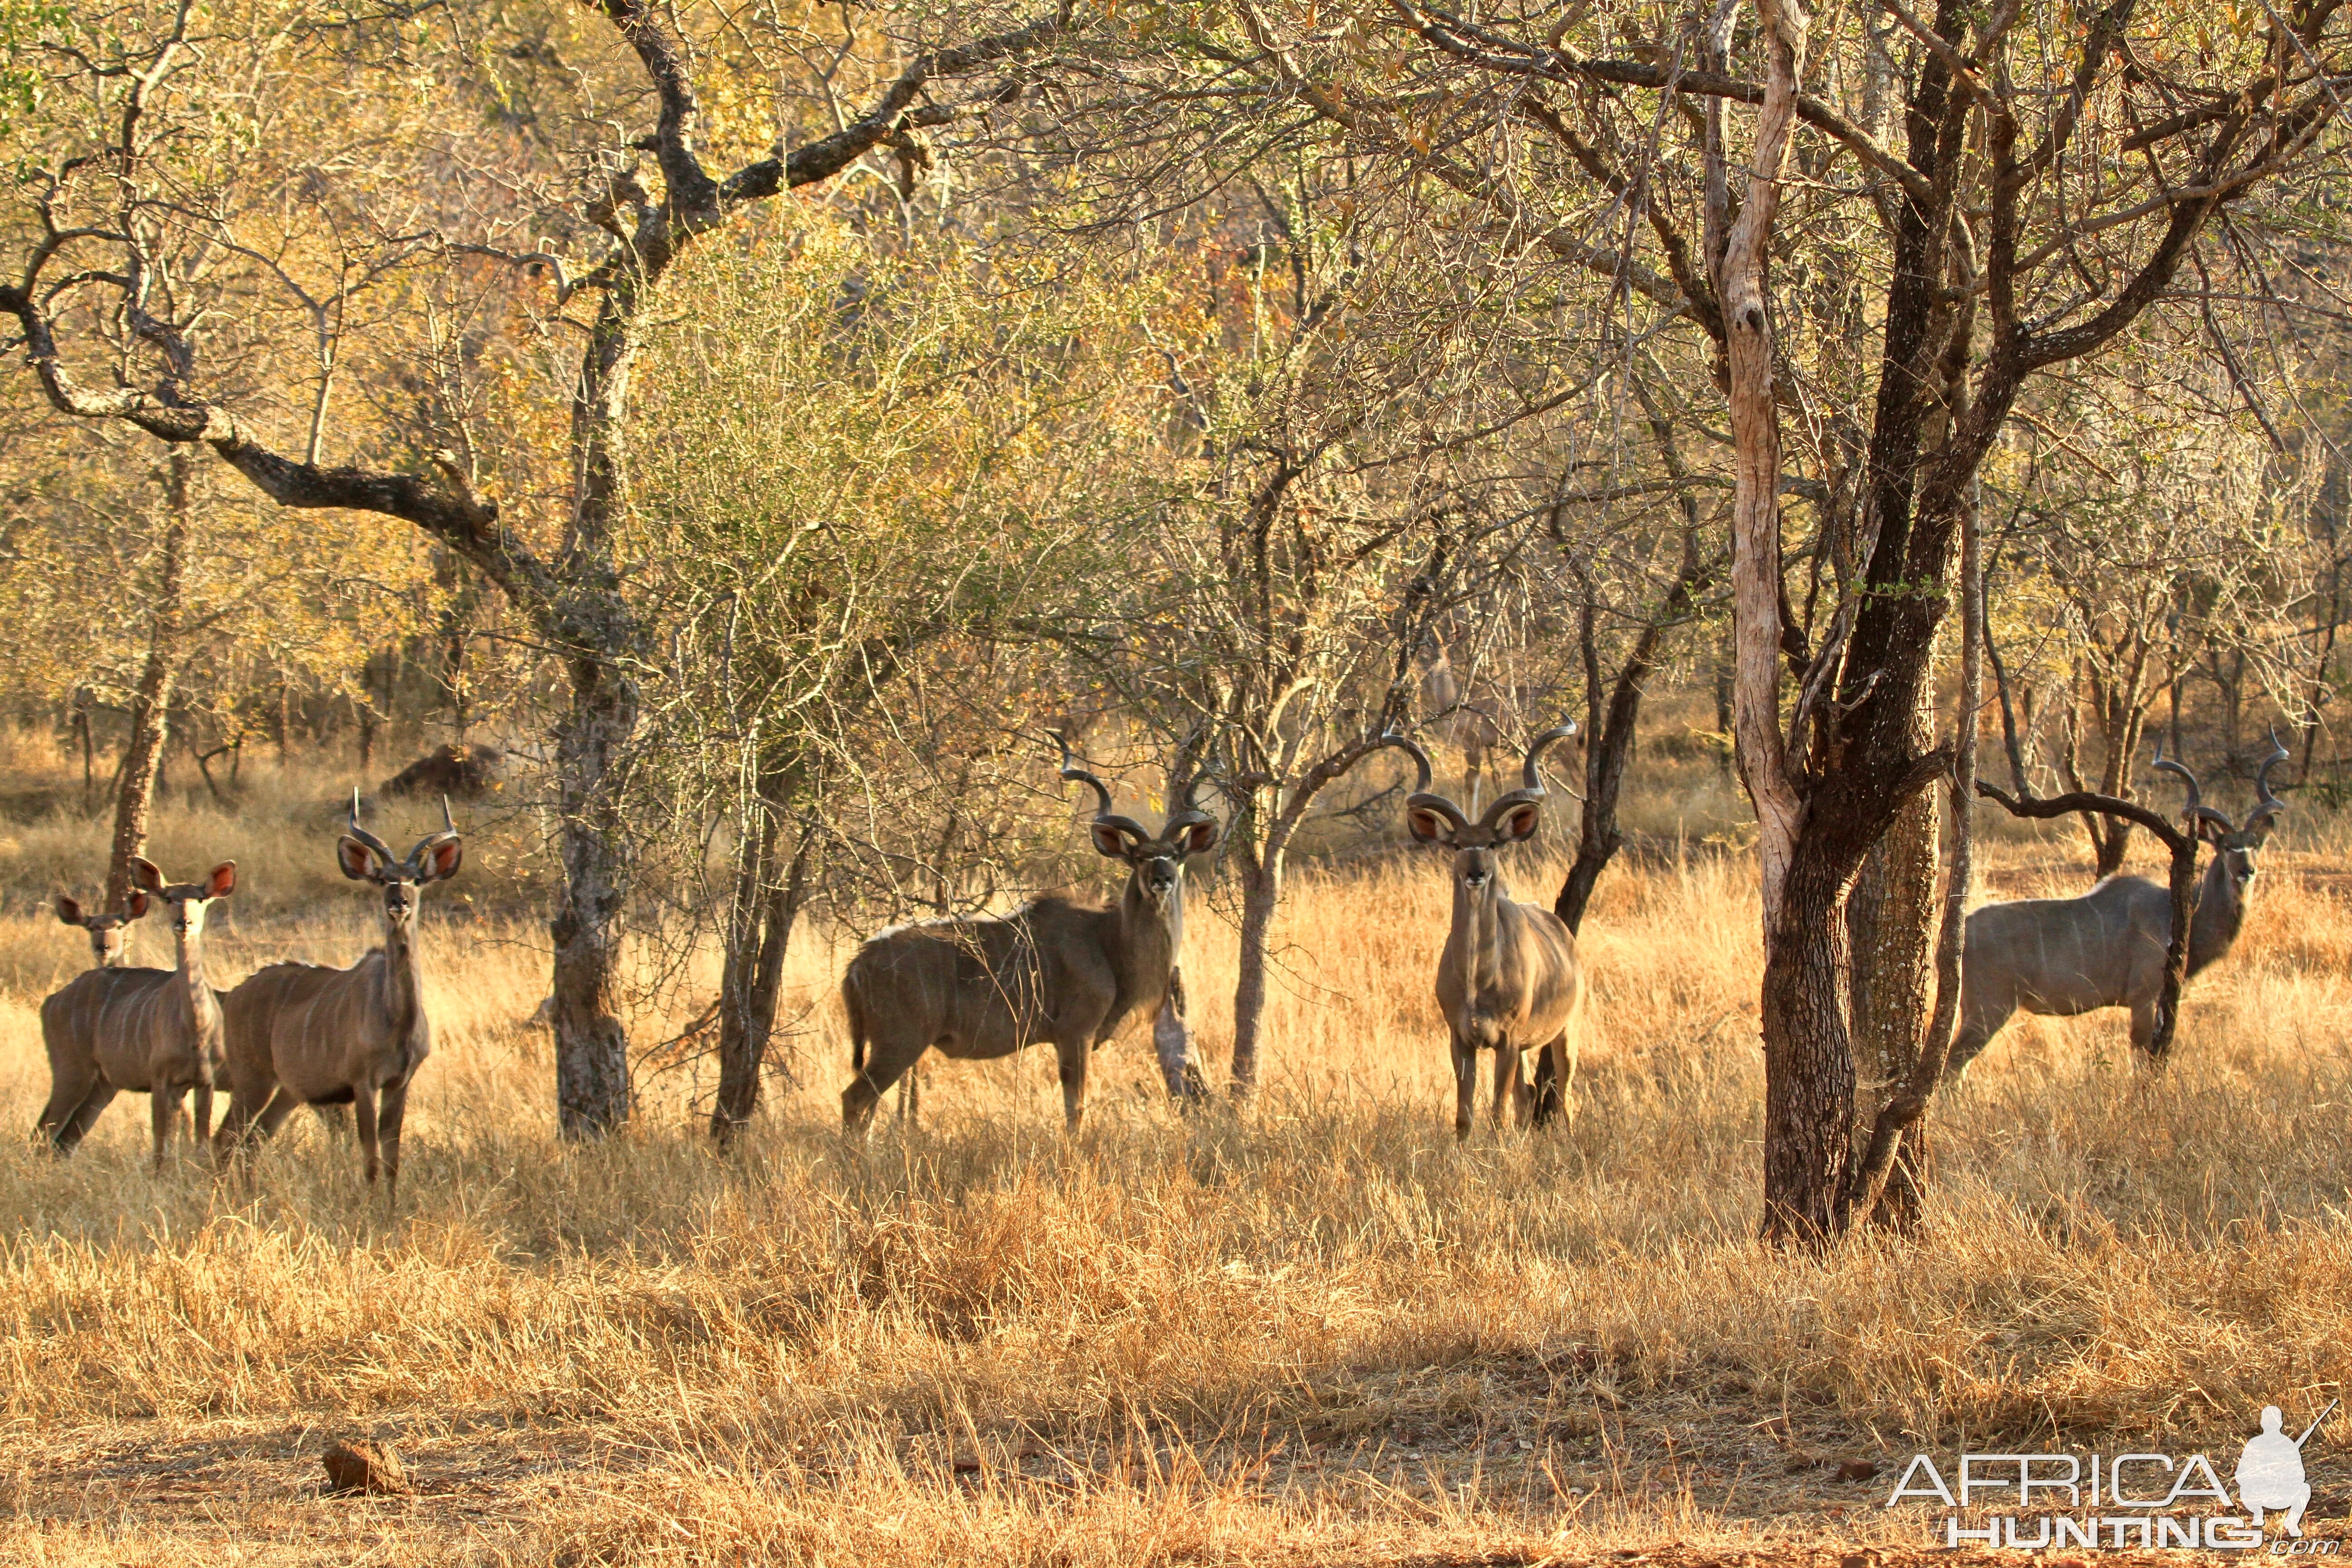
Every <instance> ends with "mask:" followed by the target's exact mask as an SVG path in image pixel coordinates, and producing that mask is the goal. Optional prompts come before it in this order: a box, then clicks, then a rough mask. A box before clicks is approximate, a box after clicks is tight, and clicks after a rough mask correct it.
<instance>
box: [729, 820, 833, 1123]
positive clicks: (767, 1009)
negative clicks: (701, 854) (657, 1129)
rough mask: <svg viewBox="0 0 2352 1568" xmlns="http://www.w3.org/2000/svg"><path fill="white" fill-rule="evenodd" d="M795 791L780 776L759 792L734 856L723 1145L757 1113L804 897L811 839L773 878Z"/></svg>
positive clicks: (802, 840)
mask: <svg viewBox="0 0 2352 1568" xmlns="http://www.w3.org/2000/svg"><path fill="white" fill-rule="evenodd" d="M793 793H794V792H793V784H792V783H791V782H790V780H789V779H787V778H784V777H781V776H779V777H777V778H775V779H773V780H772V782H771V784H769V785H768V787H766V788H764V789H763V790H762V791H761V795H762V797H763V798H762V799H761V802H760V805H759V811H760V818H761V821H760V826H759V829H758V831H757V832H756V833H752V834H748V835H746V836H745V841H744V843H743V845H742V846H741V847H739V849H738V851H737V872H736V879H735V901H734V906H733V909H732V910H731V912H730V918H729V921H728V931H727V965H726V969H725V971H724V973H723V974H722V975H721V978H720V980H719V1098H718V1100H717V1101H716V1102H715V1103H714V1104H713V1105H712V1107H711V1110H710V1135H711V1136H712V1137H713V1138H715V1139H717V1140H719V1142H721V1143H727V1142H732V1141H733V1140H734V1138H735V1135H736V1134H737V1133H738V1132H740V1131H741V1130H742V1128H743V1127H744V1125H745V1124H746V1123H748V1122H749V1121H751V1113H752V1112H753V1111H755V1110H758V1109H759V1107H760V1082H761V1072H762V1070H763V1069H764V1068H765V1067H766V1065H767V1055H768V1043H769V1042H770V1041H771V1040H772V1039H773V1038H774V1037H775V1029H776V1005H777V1002H778V1000H779V998H780V997H781V996H782V992H783V974H784V955H785V952H786V950H787V949H788V947H789V946H790V945H791V942H792V936H793V926H794V925H795V924H796V923H797V922H798V921H799V919H800V912H801V907H802V905H803V902H804V901H805V900H806V898H807V892H808V857H809V850H810V848H811V847H812V845H813V844H814V834H812V833H810V832H807V831H805V830H803V832H802V833H801V834H800V837H799V842H798V843H797V844H796V845H795V846H794V847H793V858H792V864H791V865H790V867H789V868H785V869H784V874H783V876H782V879H778V878H777V876H776V872H777V869H778V868H777V865H776V858H777V857H776V851H777V849H778V847H779V842H778V841H779V838H780V836H781V833H782V822H781V821H780V820H779V818H780V814H781V810H782V805H783V803H784V802H785V801H786V800H788V799H790V798H791V796H792V795H793Z"/></svg>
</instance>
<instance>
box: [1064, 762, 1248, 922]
mask: <svg viewBox="0 0 2352 1568" xmlns="http://www.w3.org/2000/svg"><path fill="white" fill-rule="evenodd" d="M1054 739H1055V741H1057V742H1060V744H1061V747H1062V777H1063V778H1064V779H1066V780H1067V781H1069V782H1070V783H1072V784H1085V785H1087V787H1088V788H1090V789H1092V790H1093V791H1094V792H1095V819H1094V821H1093V823H1092V824H1091V825H1089V826H1090V829H1091V831H1092V833H1093V835H1094V841H1095V848H1096V850H1097V851H1098V852H1099V853H1101V854H1103V855H1107V856H1108V857H1109V858H1111V859H1114V860H1123V861H1125V862H1126V863H1127V864H1128V865H1129V866H1130V867H1132V868H1134V871H1135V886H1136V889H1137V890H1138V891H1139V892H1140V893H1141V894H1142V896H1143V900H1144V902H1145V904H1146V905H1148V906H1149V907H1150V908H1151V909H1153V910H1161V909H1164V908H1166V907H1167V906H1168V904H1169V903H1170V902H1171V901H1172V900H1175V899H1176V898H1177V897H1178V896H1179V895H1180V894H1181V892H1182V890H1183V887H1184V858H1185V857H1186V856H1188V855H1205V854H1207V853H1208V852H1209V851H1210V850H1212V849H1214V848H1215V847H1217V834H1218V829H1217V819H1216V818H1215V817H1213V816H1210V815H1209V814H1208V813H1207V812H1205V811H1202V809H1201V808H1200V806H1199V805H1197V804H1196V803H1195V802H1194V800H1193V795H1195V794H1196V793H1197V792H1198V791H1199V789H1200V787H1201V781H1200V778H1199V776H1198V775H1195V776H1194V777H1193V778H1192V780H1191V782H1189V783H1188V784H1185V786H1184V787H1183V788H1182V789H1181V790H1180V791H1178V792H1176V798H1177V801H1178V802H1180V803H1181V804H1179V805H1177V806H1176V809H1174V810H1173V811H1171V812H1170V813H1169V814H1168V820H1167V821H1165V822H1163V823H1161V824H1160V831H1159V832H1158V833H1157V834H1153V833H1150V832H1147V831H1145V829H1144V826H1143V825H1142V824H1141V823H1139V822H1138V821H1136V820H1135V819H1134V818H1132V817H1128V816H1118V815H1117V814H1116V813H1114V812H1113V811H1112V810H1111V808H1110V787H1109V786H1108V784H1104V783H1103V782H1102V780H1100V779H1098V778H1097V777H1095V775H1094V774H1092V773H1088V772H1087V770H1086V769H1084V768H1082V767H1080V766H1078V765H1077V763H1076V762H1075V761H1074V760H1073V759H1072V758H1071V756H1070V742H1069V738H1068V737H1067V736H1065V735H1060V734H1056V735H1055V737H1054Z"/></svg>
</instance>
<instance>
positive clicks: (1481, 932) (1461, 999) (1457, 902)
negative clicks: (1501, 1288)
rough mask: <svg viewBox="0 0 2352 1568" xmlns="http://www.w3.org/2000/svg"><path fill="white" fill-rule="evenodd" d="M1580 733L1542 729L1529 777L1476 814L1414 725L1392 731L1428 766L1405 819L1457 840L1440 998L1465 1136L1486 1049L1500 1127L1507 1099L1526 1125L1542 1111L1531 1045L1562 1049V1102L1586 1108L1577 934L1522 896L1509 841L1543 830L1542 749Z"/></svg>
mask: <svg viewBox="0 0 2352 1568" xmlns="http://www.w3.org/2000/svg"><path fill="white" fill-rule="evenodd" d="M1575 733H1576V726H1575V725H1573V724H1563V725H1561V726H1560V727H1559V728H1558V729H1556V730H1547V731H1544V732H1543V733H1542V734H1540V735H1538V736H1537V737H1536V738H1535V741H1534V742H1532V743H1531V744H1530V745H1529V746H1528V752H1527V757H1526V760H1525V761H1524V762H1523V763H1521V765H1520V768H1521V775H1522V785H1521V787H1520V788H1518V789H1515V790H1513V791H1511V792H1510V793H1509V794H1507V795H1502V796H1500V797H1498V798H1497V799H1496V801H1495V803H1494V804H1493V805H1490V806H1488V807H1487V808H1486V813H1485V815H1483V816H1480V817H1479V819H1478V820H1477V821H1476V822H1475V823H1473V822H1471V821H1470V820H1469V819H1468V818H1467V817H1465V816H1464V815H1463V813H1462V808H1461V807H1459V806H1457V805H1454V802H1452V801H1450V800H1448V799H1446V798H1445V797H1444V795H1433V794H1432V793H1431V792H1430V788H1429V784H1430V779H1431V777H1432V769H1431V767H1430V764H1429V753H1428V752H1424V751H1423V750H1422V749H1421V747H1420V746H1418V745H1417V744H1415V743H1414V742H1412V741H1410V740H1407V739H1406V738H1405V737H1404V736H1402V735H1394V734H1391V735H1387V736H1383V737H1382V739H1383V740H1385V741H1386V742H1388V743H1389V744H1391V745H1393V746H1396V747H1398V748H1400V749H1401V750H1402V751H1404V752H1406V753H1408V754H1409V755H1410V756H1411V757H1412V760H1413V763H1414V764H1415V766H1416V767H1418V768H1419V770H1420V779H1419V781H1418V783H1416V784H1415V785H1414V786H1413V793H1412V795H1410V796H1408V797H1407V798H1406V800H1405V826H1407V827H1408V828H1409V829H1410V830H1411V831H1412V836H1413V837H1414V838H1415V839H1417V840H1418V841H1420V842H1421V843H1423V844H1436V845H1441V846H1444V847H1446V848H1449V849H1451V850H1453V851H1454V863H1453V883H1454V918H1453V923H1452V925H1451V926H1450V927H1449V928H1448V929H1447V931H1446V934H1445V949H1444V952H1442V953H1441V954H1440V955H1439V957H1438V961H1437V1006H1438V1010H1439V1011H1440V1012H1441V1013H1443V1014H1444V1016H1445V1025H1446V1029H1447V1032H1448V1034H1449V1036H1450V1037H1451V1039H1452V1048H1453V1055H1454V1136H1455V1137H1457V1138H1466V1137H1468V1136H1469V1135H1470V1121H1471V1110H1472V1108H1473V1105H1474V1103H1475V1100H1476V1098H1477V1092H1478V1053H1479V1052H1480V1051H1482V1050H1489V1051H1493V1052H1494V1053H1495V1105H1494V1117H1495V1122H1496V1126H1498V1127H1499V1126H1500V1125H1501V1124H1502V1120H1503V1111H1504V1108H1505V1106H1509V1107H1510V1108H1511V1110H1512V1111H1513V1113H1514V1117H1515V1120H1517V1121H1518V1123H1519V1124H1520V1125H1522V1126H1524V1125H1526V1124H1527V1122H1528V1121H1529V1120H1530V1119H1531V1116H1532V1113H1533V1111H1534V1100H1533V1096H1532V1095H1531V1094H1530V1092H1529V1090H1528V1082H1527V1079H1526V1077H1525V1073H1524V1057H1525V1053H1527V1052H1528V1051H1531V1050H1543V1051H1548V1052H1549V1053H1550V1055H1551V1058H1552V1068H1553V1070H1554V1072H1555V1073H1556V1074H1557V1075H1558V1077H1559V1089H1560V1103H1561V1104H1562V1106H1563V1107H1565V1108H1567V1109H1568V1110H1569V1111H1570V1114H1573V1113H1574V1107H1575V1100H1574V1098H1573V1090H1574V1087H1575V1079H1576V1057H1577V1046H1578V1035H1579V1029H1578V1025H1579V1024H1580V1021H1581V1016H1582V1012H1583V1006H1584V972H1583V966H1582V964H1581V963H1580V961H1579V959H1578V956H1577V951H1576V938H1575V936H1574V935H1573V934H1571V933H1570V931H1569V929H1568V927H1567V926H1566V925H1565V924H1564V923H1563V922H1562V921H1560V918H1559V916H1558V915H1555V914H1554V913H1552V912H1551V910H1548V909H1544V908H1541V907H1539V906H1537V905H1533V904H1522V903H1517V902H1515V901H1514V900H1512V898H1511V892H1510V889H1509V888H1508V887H1507V886H1505V884H1504V882H1503V875H1502V863H1501V857H1500V853H1499V852H1500V851H1501V850H1502V849H1503V848H1504V847H1506V846H1508V845H1512V844H1522V843H1525V842H1526V841H1527V840H1528V839H1530V838H1532V837H1535V835H1536V830H1537V828H1538V826H1541V824H1542V802H1543V799H1544V796H1545V793H1546V792H1545V790H1544V787H1543V779H1542V774H1541V773H1540V772H1539V771H1538V759H1539V758H1540V757H1541V756H1542V754H1543V750H1544V748H1545V747H1546V746H1549V744H1551V743H1552V742H1554V741H1558V740H1561V739H1564V738H1566V737H1567V736H1570V735H1573V734H1575Z"/></svg>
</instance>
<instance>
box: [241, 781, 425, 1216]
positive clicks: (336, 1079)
mask: <svg viewBox="0 0 2352 1568" xmlns="http://www.w3.org/2000/svg"><path fill="white" fill-rule="evenodd" d="M441 821H442V825H443V826H442V830H441V831H440V832H438V833H429V834H427V835H425V837H423V838H420V839H418V840H417V841H416V847H415V848H414V849H411V850H410V851H409V852H408V857H407V858H406V859H402V858H399V857H397V856H395V855H394V854H393V852H392V847H391V846H390V845H388V844H386V843H385V842H384V841H383V839H381V838H378V837H376V836H375V835H374V834H373V833H370V832H369V831H368V830H367V829H366V828H364V827H362V826H360V798H359V792H358V791H357V790H353V791H352V816H351V824H350V828H349V831H348V832H347V833H346V834H345V835H344V837H342V838H341V840H340V841H339V842H338V843H337V844H336V846H335V860H336V863H337V864H338V865H339V866H340V867H341V868H342V873H343V875H344V876H346V877H349V878H350V879H352V880H353V881H355V882H373V883H375V884H376V885H377V886H378V887H379V888H381V889H383V946H382V947H379V948H377V949H375V950H374V951H373V952H370V953H368V954H367V955H366V956H365V957H363V958H362V959H361V960H360V961H359V962H358V963H355V964H353V965H352V966H351V967H350V968H349V969H328V968H325V967H322V966H321V965H319V964H315V963H273V964H271V965H269V966H268V968H266V969H262V970H257V971H256V972H255V973H254V975H253V977H252V978H251V979H250V980H247V982H246V983H245V984H242V985H240V986H238V987H237V988H236V990H234V991H232V992H230V993H229V994H228V995H227V997H226V999H225V1000H224V1002H223V1008H224V1011H225V1012H226V1016H227V1020H228V1071H229V1085H230V1089H231V1094H230V1098H229V1108H228V1116H227V1118H226V1120H225V1121H224V1123H223V1125H222V1127H221V1141H222V1142H223V1143H224V1144H225V1145H226V1147H228V1148H229V1149H231V1150H237V1149H241V1148H243V1147H244V1146H245V1145H247V1143H250V1142H253V1141H254V1140H256V1139H259V1138H267V1137H268V1136H269V1135H270V1134H272V1133H274V1132H276V1131H278V1127H279V1126H280V1125H281V1124H282V1123H283V1122H284V1121H285V1120H286V1118H287V1117H289V1115H291V1114H293V1110H294V1108H295V1107H296V1106H298V1105H349V1106H351V1108H352V1113H353V1120H354V1121H356V1122H357V1123H358V1130H359V1136H360V1152H361V1155H362V1159H363V1161H364V1162H365V1168H366V1171H367V1179H368V1183H369V1184H370V1185H371V1186H373V1184H374V1183H375V1179H376V1174H377V1172H378V1171H379V1170H381V1171H382V1173H383V1178H384V1195H385V1199H386V1201H387V1202H390V1201H394V1200H396V1199H397V1197H398V1196H399V1186H400V1127H401V1121H402V1120H403V1118H404V1116H405V1115H406V1113H407V1108H408V1086H409V1085H410V1084H411V1083H412V1082H414V1081H415V1077H416V1068H417V1066H418V1064H419V1063H421V1062H423V1061H424V1060H425V1057H426V1056H427V1055H429V1054H431V1052H432V1049H433V1026H432V1022H431V1020H429V1019H428V1018H426V1017H425V984H424V976H423V973H422V970H421V966H420V964H419V962H418V958H417V951H416V910H417V904H418V901H419V900H418V895H419V894H420V893H421V891H422V890H423V889H424V888H425V885H426V884H427V883H430V882H444V881H446V880H448V879H450V878H452V877H454V876H456V875H457V867H458V863H459V861H460V860H461V859H462V858H463V855H464V847H463V845H462V844H461V843H460V841H459V839H458V837H457V823H456V822H455V821H454V820H453V819H452V818H451V817H450V816H449V803H448V802H447V801H446V800H445V801H443V802H442V803H441Z"/></svg>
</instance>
